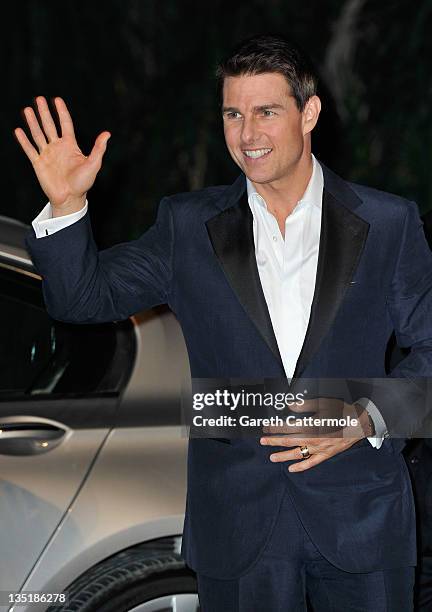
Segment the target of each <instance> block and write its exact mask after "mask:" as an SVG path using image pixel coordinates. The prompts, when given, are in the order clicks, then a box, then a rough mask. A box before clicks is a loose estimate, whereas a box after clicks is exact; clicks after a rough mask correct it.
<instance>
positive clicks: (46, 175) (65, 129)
mask: <svg viewBox="0 0 432 612" xmlns="http://www.w3.org/2000/svg"><path fill="white" fill-rule="evenodd" d="M36 104H37V109H38V111H39V116H40V123H39V121H38V119H37V117H36V114H35V112H34V110H33V108H32V107H31V106H27V107H26V108H25V109H24V115H25V118H26V121H27V123H28V126H29V128H30V133H31V135H32V138H33V141H34V143H35V144H36V147H37V148H36V147H35V146H34V145H33V144H32V143H31V142H30V140H29V139H28V138H27V136H26V133H25V132H24V130H23V129H21V128H16V129H15V136H16V138H17V140H18V142H19V144H20V145H21V147H22V149H23V151H24V153H25V154H26V155H27V157H28V158H29V160H30V161H31V163H32V165H33V168H34V170H35V173H36V176H37V178H38V180H39V183H40V185H41V187H42V189H43V191H44V192H45V194H46V196H47V198H48V199H49V201H50V202H51V205H52V211H53V216H54V217H56V216H60V215H66V214H69V213H72V212H75V211H78V210H80V209H81V208H82V207H83V206H84V203H85V198H86V193H87V191H88V190H89V189H90V188H91V187H92V185H93V183H94V181H95V179H96V175H97V173H98V172H99V170H100V168H101V165H102V159H103V156H104V153H105V150H106V146H107V142H108V139H109V138H110V136H111V134H110V133H109V132H102V133H101V134H99V136H98V137H97V138H96V141H95V143H94V146H93V149H92V150H91V153H90V155H89V156H88V157H87V156H86V155H84V154H83V152H82V151H81V149H80V148H79V146H78V144H77V141H76V139H75V132H74V127H73V123H72V118H71V116H70V114H69V111H68V109H67V106H66V104H65V103H64V101H63V100H62V98H55V100H54V104H55V107H56V109H57V112H58V116H59V120H60V128H61V135H60V136H59V135H58V133H57V128H56V125H55V123H54V120H53V118H52V115H51V112H50V110H49V107H48V104H47V101H46V99H45V98H44V97H43V96H38V97H37V98H36Z"/></svg>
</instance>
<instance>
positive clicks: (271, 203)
mask: <svg viewBox="0 0 432 612" xmlns="http://www.w3.org/2000/svg"><path fill="white" fill-rule="evenodd" d="M312 170H313V162H312V155H311V153H310V151H309V152H308V153H306V154H305V155H303V156H302V157H301V159H300V161H299V162H298V163H297V164H296V165H295V166H294V167H293V168H292V171H291V172H290V173H289V174H288V175H287V176H284V177H283V179H279V180H276V181H272V182H271V183H254V182H252V184H253V186H254V188H255V189H256V191H257V192H258V193H259V195H260V196H261V197H262V198H264V200H265V202H266V204H267V207H268V208H269V209H271V210H274V211H278V212H280V213H282V214H285V215H289V214H290V213H291V212H292V211H293V209H294V208H295V206H296V205H297V203H298V201H299V200H301V198H302V196H303V194H304V192H305V191H306V188H307V186H308V183H309V181H310V179H311V176H312Z"/></svg>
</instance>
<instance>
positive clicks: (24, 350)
mask: <svg viewBox="0 0 432 612" xmlns="http://www.w3.org/2000/svg"><path fill="white" fill-rule="evenodd" d="M0 316H1V324H0V500H1V502H0V503H1V512H0V550H1V552H2V554H1V555H0V591H16V590H19V589H20V588H21V586H22V585H23V583H24V582H25V579H26V577H27V576H28V575H29V573H30V572H31V570H32V568H33V567H34V565H35V563H36V562H37V560H38V558H39V556H40V555H41V553H42V552H43V550H44V548H45V547H46V546H47V544H48V543H49V541H50V538H51V537H52V536H53V534H54V533H55V531H56V528H57V527H58V525H59V523H60V521H61V519H62V517H63V516H64V514H65V512H67V509H68V507H69V506H70V504H71V502H72V501H73V500H74V498H75V497H76V496H77V494H78V492H79V491H80V488H81V487H82V486H83V484H84V482H85V479H86V475H87V474H88V473H89V471H90V469H91V466H92V464H93V462H94V461H95V459H96V457H97V455H98V452H99V451H100V450H101V448H102V446H103V443H104V440H105V439H106V437H107V435H108V434H109V432H110V429H111V428H112V425H113V420H114V416H115V411H116V408H117V405H118V403H119V397H120V394H121V392H122V390H123V389H124V387H125V385H126V382H127V380H128V378H129V375H130V372H131V369H132V366H133V362H134V359H135V350H136V345H135V331H134V326H133V323H132V322H131V321H130V320H128V321H124V322H118V323H107V324H104V325H71V324H66V323H61V322H57V321H54V320H53V319H51V318H50V317H49V316H48V314H47V312H46V310H45V307H44V303H43V296H42V289H41V281H40V277H38V276H37V275H36V274H35V273H34V272H32V271H31V269H29V267H28V266H27V269H24V268H22V267H21V268H20V267H19V266H17V264H16V262H13V261H12V263H8V262H7V261H6V260H5V259H4V258H3V259H2V261H0Z"/></svg>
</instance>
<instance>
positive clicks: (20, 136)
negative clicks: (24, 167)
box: [14, 128, 39, 164]
mask: <svg viewBox="0 0 432 612" xmlns="http://www.w3.org/2000/svg"><path fill="white" fill-rule="evenodd" d="M14 134H15V137H16V139H17V140H18V142H19V144H20V145H21V147H22V149H23V151H24V153H25V154H26V155H27V157H28V158H29V160H30V161H31V163H32V164H33V163H34V162H35V161H36V160H37V158H38V157H39V153H38V152H37V151H36V149H35V148H34V146H33V145H32V143H31V142H30V140H29V139H28V138H27V136H26V133H25V132H24V130H22V129H21V128H16V129H15V130H14Z"/></svg>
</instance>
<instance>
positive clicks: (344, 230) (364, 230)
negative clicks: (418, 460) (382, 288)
mask: <svg viewBox="0 0 432 612" xmlns="http://www.w3.org/2000/svg"><path fill="white" fill-rule="evenodd" d="M323 170H324V193H323V209H322V218H321V237H320V246H319V255H318V267H317V275H316V282H315V292H314V297H313V301H312V307H311V313H310V318H309V325H308V328H307V331H306V337H305V340H304V343H303V347H302V350H301V352H300V356H299V358H298V360H297V364H296V368H295V372H294V375H293V379H296V378H298V377H300V376H301V375H302V373H303V372H304V370H305V368H306V366H307V365H308V363H309V362H310V360H311V359H312V357H313V355H314V354H315V353H316V352H317V351H318V349H319V346H320V344H321V341H322V340H323V339H324V336H325V335H326V333H327V332H328V331H329V329H330V327H331V325H332V323H333V321H334V319H335V317H336V313H337V311H338V309H339V307H340V305H341V302H342V300H343V297H344V295H345V291H346V289H347V288H348V287H349V284H350V281H351V279H352V278H353V275H354V272H355V270H356V268H357V264H358V262H359V260H360V256H361V254H362V251H363V248H364V245H365V242H366V238H367V234H368V231H369V224H368V223H367V222H366V221H364V220H363V219H361V218H360V217H358V216H357V215H356V214H355V213H354V212H352V210H350V208H355V207H356V206H357V205H358V204H360V203H361V200H359V198H358V197H357V196H356V194H355V193H354V192H353V191H352V190H351V189H350V188H349V187H348V185H347V184H346V183H345V181H342V179H340V178H339V177H337V176H336V175H334V174H333V173H332V172H331V171H329V170H328V169H326V168H325V167H323ZM329 183H330V185H329V186H330V189H331V190H332V192H330V191H329V189H328V184H329ZM348 341H349V340H348Z"/></svg>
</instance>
